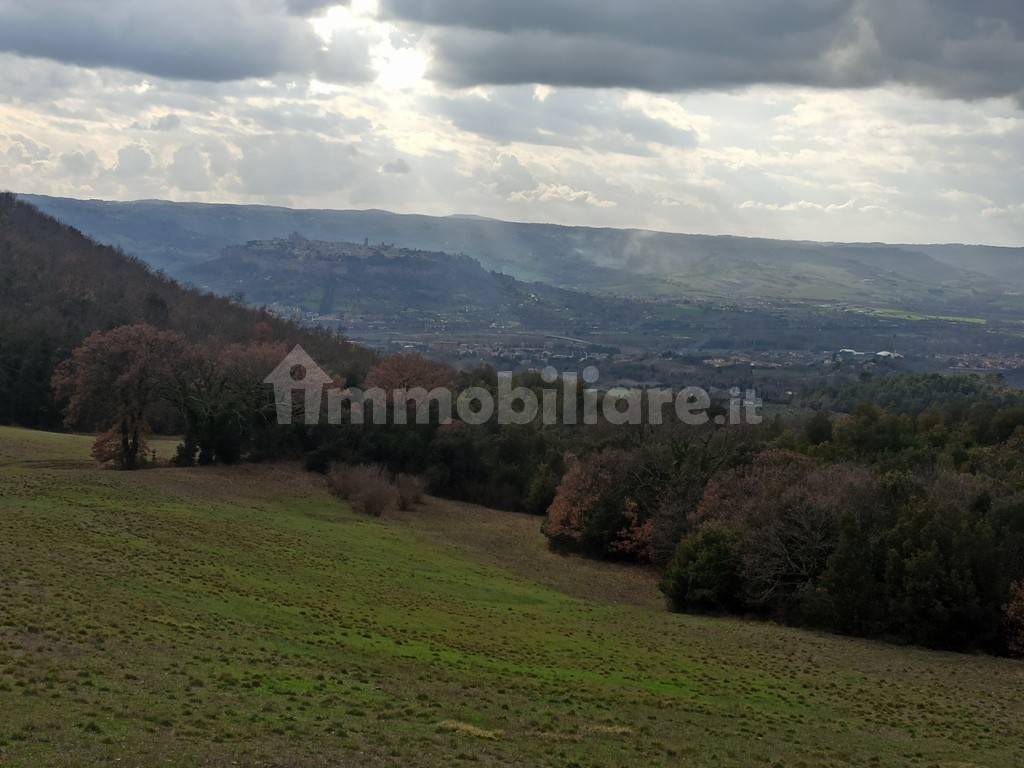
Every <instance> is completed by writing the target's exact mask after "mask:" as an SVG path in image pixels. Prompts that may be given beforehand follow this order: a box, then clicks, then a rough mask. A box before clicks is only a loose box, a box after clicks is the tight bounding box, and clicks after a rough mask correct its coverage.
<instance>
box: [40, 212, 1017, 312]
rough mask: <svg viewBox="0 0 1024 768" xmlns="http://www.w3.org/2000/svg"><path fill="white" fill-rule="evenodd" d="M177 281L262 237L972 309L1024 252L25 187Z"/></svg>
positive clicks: (743, 290) (522, 273) (526, 271)
mask: <svg viewBox="0 0 1024 768" xmlns="http://www.w3.org/2000/svg"><path fill="white" fill-rule="evenodd" d="M23 197H24V198H25V199H26V200H29V201H31V202H33V203H34V204H36V205H38V206H39V207H40V208H41V209H42V210H45V211H46V212H48V213H50V214H52V215H54V216H56V217H57V218H59V219H60V220H62V221H65V222H67V223H69V224H72V225H73V226H76V227H78V228H80V229H81V230H82V231H84V232H86V233H88V234H89V235H91V236H93V237H95V238H96V239H98V240H100V241H103V242H110V243H113V244H116V245H119V246H120V247H122V248H124V249H125V250H126V251H128V252H129V253H132V254H134V255H136V256H138V257H140V258H142V259H143V260H145V261H146V262H147V263H150V264H152V265H153V266H155V267H158V268H161V269H164V270H166V271H167V272H168V273H170V274H171V275H174V276H177V275H180V274H182V273H183V272H184V270H186V269H188V268H189V267H192V266H194V265H195V264H197V263H200V262H203V261H209V260H211V259H214V258H217V256H218V255H219V254H220V252H221V250H222V249H224V248H225V247H228V246H233V245H238V244H240V243H244V242H246V241H249V240H266V239H274V238H283V237H287V236H288V234H289V233H291V232H299V233H301V234H302V235H303V236H304V237H307V238H310V239H316V240H325V241H348V242H364V241H369V242H373V243H378V242H383V243H389V244H394V245H395V246H398V247H403V248H415V249H423V250H429V251H446V252H449V253H465V254H469V255H470V256H472V257H474V258H475V259H477V260H478V261H479V262H480V263H481V265H482V266H483V267H484V268H485V269H487V270H491V271H498V272H502V273H505V274H509V275H511V276H513V277H516V278H517V279H520V280H525V281H543V282H546V283H550V284H551V285H553V286H557V287H561V288H568V289H576V290H587V291H599V292H611V293H616V294H620V295H628V296H648V297H649V296H708V297H728V298H738V299H745V300H751V301H757V300H765V299H780V300H796V301H833V302H836V301H841V302H851V303H858V304H865V305H869V306H877V307H889V308H899V309H918V308H920V309H932V310H934V309H936V308H947V309H957V310H958V311H959V310H961V309H962V308H963V307H964V306H969V305H976V304H978V303H983V304H984V303H988V302H990V301H991V300H992V299H993V297H998V296H1001V295H1002V294H1004V293H1005V292H1006V291H1008V290H1012V291H1017V290H1022V289H1024V266H1022V265H1024V249H1021V248H990V247H982V246H967V245H955V246H953V245H951V246H916V245H884V244H839V243H813V242H797V241H781V240H766V239H757V238H743V237H729V236H717V237H716V236H704V235H682V234H670V233H663V232H651V231H645V230H622V229H600V228H587V227H565V226H556V225H550V224H521V223H513V222H504V221H497V220H492V219H484V218H479V217H466V216H451V217H432V216H420V215H400V214H394V213H389V212H386V211H376V210H370V211H325V210H292V209H287V208H275V207H268V206H244V205H207V204H198V203H171V202H164V201H155V200H150V201H137V202H125V203H121V202H105V201H98V200H73V199H67V198H51V197H43V196H36V195H24V196H23Z"/></svg>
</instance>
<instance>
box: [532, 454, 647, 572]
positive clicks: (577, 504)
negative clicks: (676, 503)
mask: <svg viewBox="0 0 1024 768" xmlns="http://www.w3.org/2000/svg"><path fill="white" fill-rule="evenodd" d="M566 464H567V466H568V469H567V470H566V473H565V475H564V476H563V477H562V482H561V483H559V486H558V492H557V493H556V494H555V500H554V501H553V502H552V503H551V506H550V507H549V508H548V516H547V520H546V522H545V523H544V533H545V535H547V537H548V539H549V540H550V542H551V545H552V546H553V547H555V548H556V549H568V550H578V551H581V552H585V553H587V554H593V555H604V556H611V557H627V558H630V559H636V560H647V559H649V552H648V550H649V544H650V536H651V527H652V526H651V522H650V517H649V515H648V514H647V510H646V509H644V508H643V507H642V506H641V504H640V503H639V501H638V499H637V498H635V497H633V496H631V495H630V489H631V488H634V487H635V483H634V482H633V481H632V479H633V477H634V475H636V474H637V471H638V469H639V461H638V459H637V456H635V455H634V454H631V453H630V452H628V451H623V450H620V449H614V448H608V449H605V450H603V451H601V452H599V453H595V454H593V455H590V456H587V457H586V458H582V459H580V458H577V457H575V456H572V455H570V456H567V457H566Z"/></svg>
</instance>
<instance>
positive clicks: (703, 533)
mask: <svg viewBox="0 0 1024 768" xmlns="http://www.w3.org/2000/svg"><path fill="white" fill-rule="evenodd" d="M740 566H741V563H740V555H739V539H738V537H737V536H736V534H734V533H732V532H730V531H728V530H726V529H724V528H718V527H715V526H708V527H706V528H704V529H703V530H700V531H698V532H697V533H695V534H693V535H692V536H689V537H687V538H685V539H683V541H682V542H680V544H679V548H678V549H677V550H676V554H675V557H673V558H672V562H671V563H670V564H669V566H668V569H667V570H666V571H665V575H664V577H663V578H662V580H661V585H660V586H661V591H662V592H664V593H665V596H666V597H667V598H668V600H669V603H670V605H671V607H672V610H675V611H700V612H706V611H721V610H736V609H737V608H739V607H741V606H742V603H743V600H742V591H743V580H742V578H741V576H740Z"/></svg>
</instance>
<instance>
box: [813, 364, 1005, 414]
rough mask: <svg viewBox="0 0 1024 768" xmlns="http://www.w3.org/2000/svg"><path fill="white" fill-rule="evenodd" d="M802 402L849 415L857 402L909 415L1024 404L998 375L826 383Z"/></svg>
mask: <svg viewBox="0 0 1024 768" xmlns="http://www.w3.org/2000/svg"><path fill="white" fill-rule="evenodd" d="M804 400H805V401H806V402H807V403H808V405H810V406H811V407H814V408H819V409H821V410H826V411H840V412H843V413H850V412H851V411H853V409H854V408H856V407H857V406H858V405H859V404H860V403H874V404H875V405H879V406H881V407H882V408H886V409H888V410H892V411H896V412H898V413H902V414H908V415H910V416H917V415H918V414H920V413H923V412H924V411H927V410H935V409H937V410H942V411H950V410H959V411H961V412H962V411H966V410H968V409H970V408H972V407H978V406H979V405H983V406H984V407H987V408H999V407H1002V406H1005V405H1024V394H1022V393H1021V392H1020V390H1016V389H1012V388H1010V387H1007V386H1006V385H1005V384H1004V383H1003V381H1002V377H1001V376H1000V375H999V374H988V375H985V376H979V375H977V374H970V375H963V376H943V375H941V374H937V373H916V374H915V373H909V374H900V375H896V376H872V377H866V378H861V379H858V380H856V381H846V382H843V383H841V384H826V385H822V386H818V387H815V388H814V389H812V390H811V391H810V392H808V393H807V394H806V396H805V398H804Z"/></svg>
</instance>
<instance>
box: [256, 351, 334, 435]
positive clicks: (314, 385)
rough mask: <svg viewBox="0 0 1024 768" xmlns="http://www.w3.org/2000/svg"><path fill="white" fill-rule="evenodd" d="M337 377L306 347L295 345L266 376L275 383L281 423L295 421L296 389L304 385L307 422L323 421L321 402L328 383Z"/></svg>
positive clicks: (268, 381)
mask: <svg viewBox="0 0 1024 768" xmlns="http://www.w3.org/2000/svg"><path fill="white" fill-rule="evenodd" d="M332 381H333V379H331V377H330V376H328V375H327V373H326V372H325V371H324V370H323V369H322V368H320V366H319V365H317V364H316V362H315V361H314V360H313V358H312V357H310V356H309V355H308V354H307V353H306V350H304V349H303V348H302V347H300V346H298V345H296V346H295V349H293V350H292V351H291V352H289V353H288V356H287V357H286V358H285V359H284V360H282V361H281V363H280V364H279V365H278V366H277V368H275V369H274V370H273V372H271V374H270V375H269V376H267V378H265V379H264V380H263V383H264V384H272V385H273V387H274V403H275V404H276V406H277V423H278V424H291V423H292V393H293V392H294V391H295V390H297V389H301V390H302V393H303V405H304V410H305V412H306V419H305V420H306V424H317V423H319V421H320V403H321V402H322V400H323V392H324V386H325V385H327V384H330V383H332Z"/></svg>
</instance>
